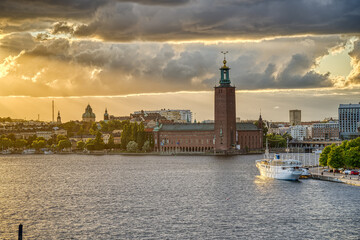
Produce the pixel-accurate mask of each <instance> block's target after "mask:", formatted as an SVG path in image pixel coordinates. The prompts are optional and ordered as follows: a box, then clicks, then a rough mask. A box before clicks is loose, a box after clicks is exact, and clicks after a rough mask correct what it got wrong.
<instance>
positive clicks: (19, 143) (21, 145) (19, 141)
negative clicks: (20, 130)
mask: <svg viewBox="0 0 360 240" xmlns="http://www.w3.org/2000/svg"><path fill="white" fill-rule="evenodd" d="M25 146H26V140H25V139H16V141H15V147H16V148H20V149H22V148H24V147H25Z"/></svg>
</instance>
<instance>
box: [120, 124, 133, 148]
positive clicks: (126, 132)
mask: <svg viewBox="0 0 360 240" xmlns="http://www.w3.org/2000/svg"><path fill="white" fill-rule="evenodd" d="M130 137H131V128H130V125H125V126H124V129H123V132H122V134H121V148H122V149H126V146H127V144H128V143H129V141H130Z"/></svg>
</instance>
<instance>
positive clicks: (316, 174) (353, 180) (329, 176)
mask: <svg viewBox="0 0 360 240" xmlns="http://www.w3.org/2000/svg"><path fill="white" fill-rule="evenodd" d="M319 170H320V169H318V168H313V169H310V170H309V171H310V173H311V177H310V178H312V179H315V180H320V181H328V182H335V183H344V184H349V185H353V186H358V187H360V179H359V177H358V176H357V175H343V174H341V173H335V175H334V174H333V173H329V172H323V171H322V170H323V169H321V171H319ZM321 172H322V174H321Z"/></svg>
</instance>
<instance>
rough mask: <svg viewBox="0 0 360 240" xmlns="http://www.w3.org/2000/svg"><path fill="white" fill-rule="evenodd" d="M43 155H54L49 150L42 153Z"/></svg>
mask: <svg viewBox="0 0 360 240" xmlns="http://www.w3.org/2000/svg"><path fill="white" fill-rule="evenodd" d="M44 154H46V155H50V154H54V152H53V151H51V150H48V151H44Z"/></svg>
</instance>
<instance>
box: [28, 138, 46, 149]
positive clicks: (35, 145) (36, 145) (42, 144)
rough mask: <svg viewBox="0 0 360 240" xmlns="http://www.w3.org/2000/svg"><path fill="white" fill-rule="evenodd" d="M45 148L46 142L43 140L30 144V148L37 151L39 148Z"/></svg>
mask: <svg viewBox="0 0 360 240" xmlns="http://www.w3.org/2000/svg"><path fill="white" fill-rule="evenodd" d="M45 146H46V142H45V141H44V140H35V141H33V142H32V143H31V147H32V148H35V149H36V150H37V151H39V149H40V148H44V147H45Z"/></svg>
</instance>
